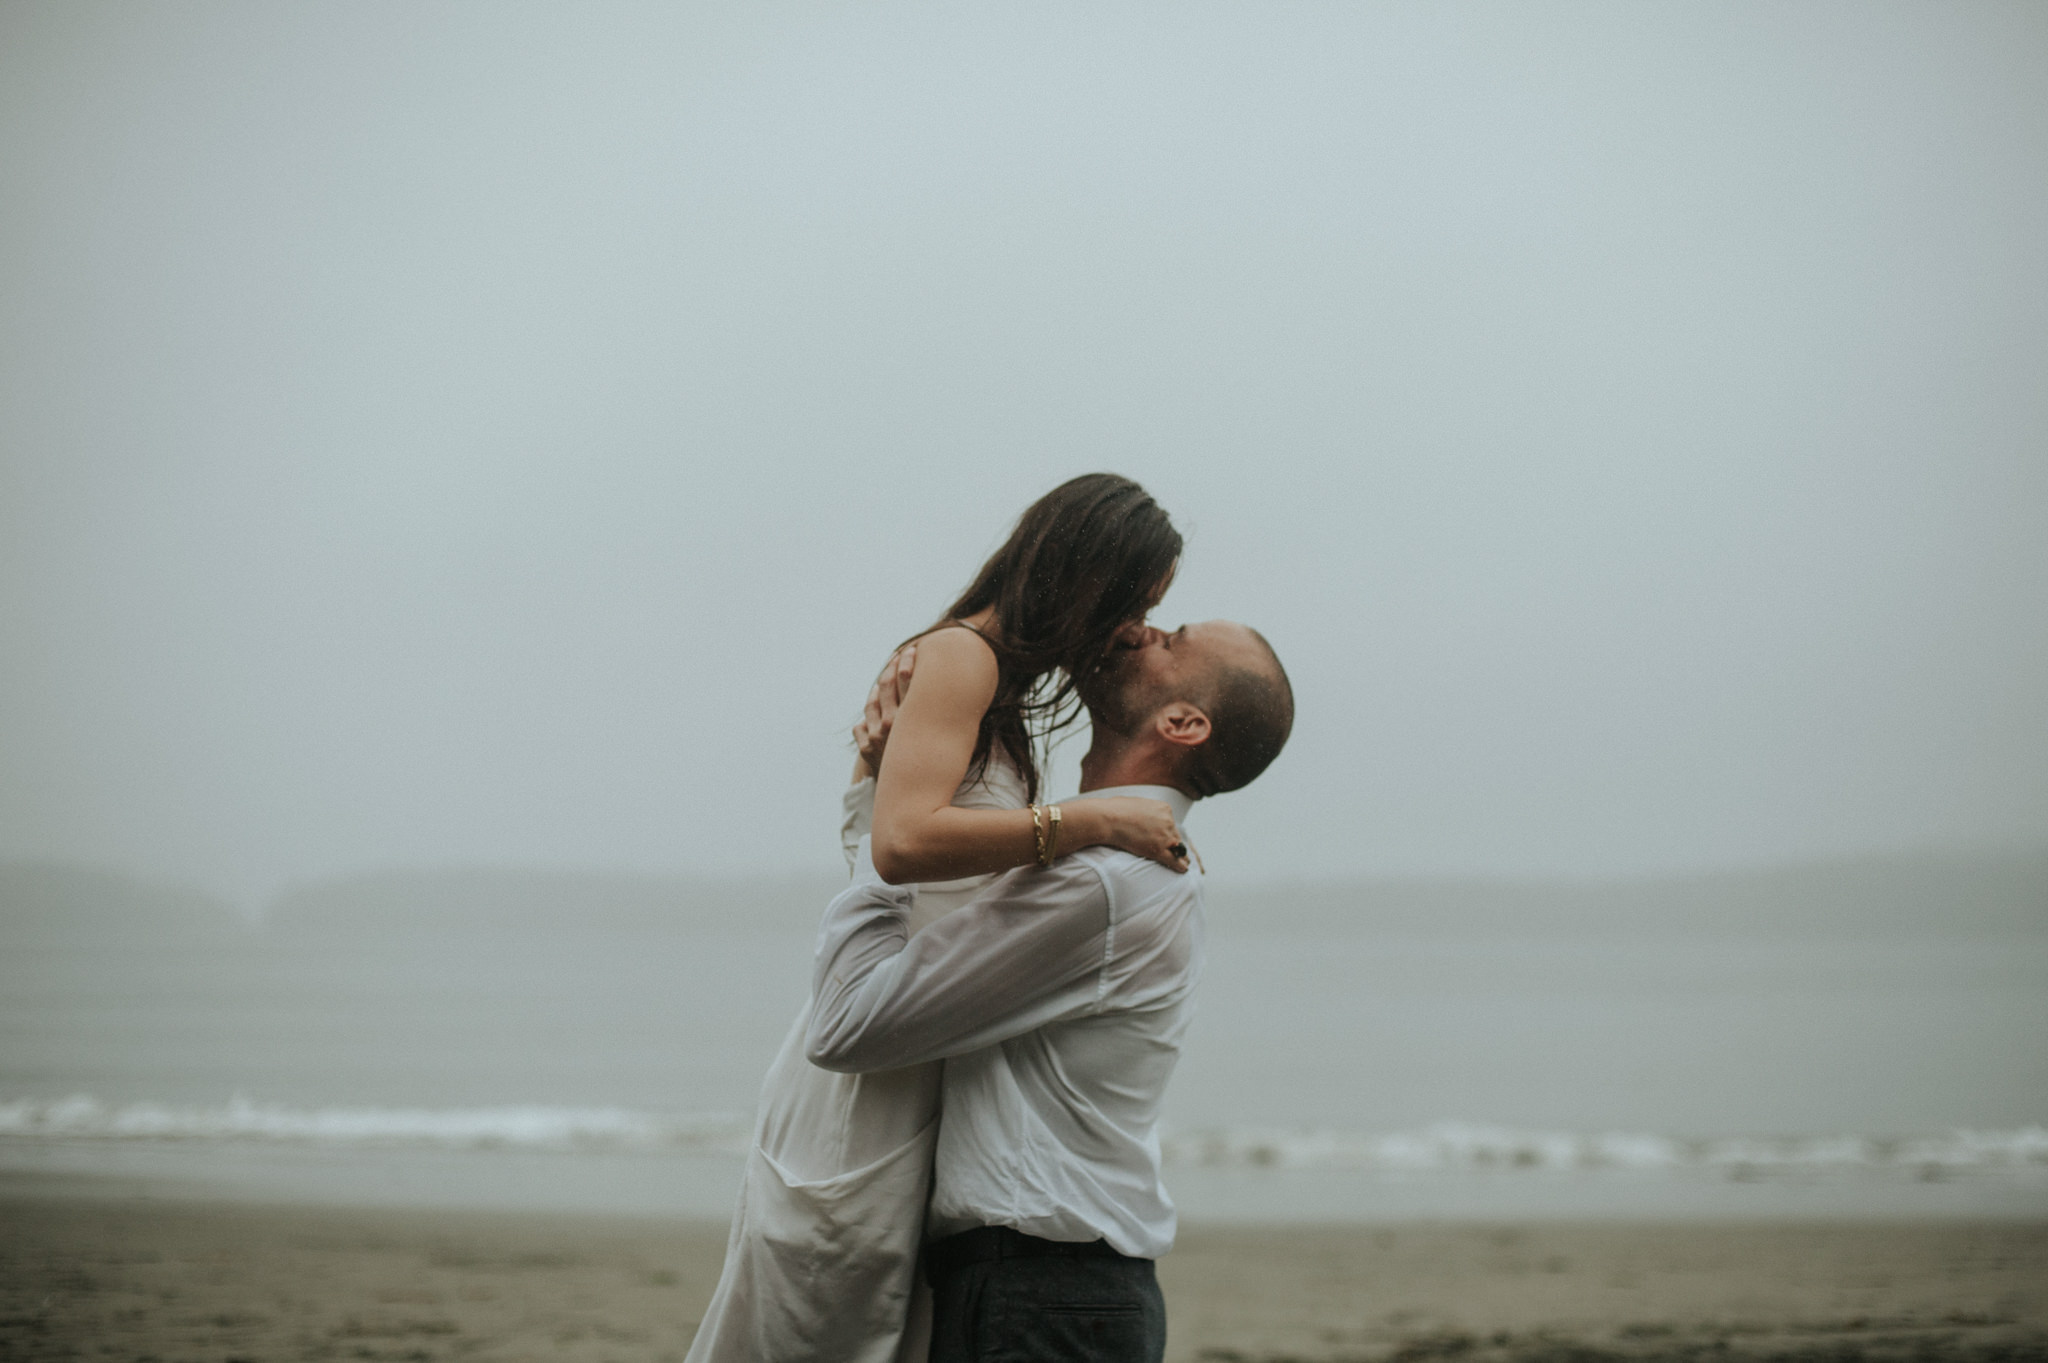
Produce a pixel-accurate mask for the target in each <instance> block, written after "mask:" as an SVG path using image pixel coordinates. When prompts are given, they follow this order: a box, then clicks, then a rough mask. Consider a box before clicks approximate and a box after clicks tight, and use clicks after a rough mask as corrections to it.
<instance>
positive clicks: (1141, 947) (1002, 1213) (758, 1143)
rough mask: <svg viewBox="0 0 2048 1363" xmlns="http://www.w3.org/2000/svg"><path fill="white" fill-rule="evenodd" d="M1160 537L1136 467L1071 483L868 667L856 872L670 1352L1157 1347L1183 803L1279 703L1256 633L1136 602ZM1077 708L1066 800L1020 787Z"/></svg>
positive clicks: (1155, 511) (693, 1356)
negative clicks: (935, 617) (697, 1295)
mask: <svg viewBox="0 0 2048 1363" xmlns="http://www.w3.org/2000/svg"><path fill="white" fill-rule="evenodd" d="M1180 551H1181V538H1180V534H1179V532H1177V531H1176V530H1175V529H1174V527H1173V523H1172V521H1171V520H1170V519H1169V518H1168V516H1167V515H1166V513H1165V512H1164V511H1163V510H1162V509H1161V508H1160V507H1159V506H1158V504H1157V503H1155V502H1154V501H1153V500H1152V498H1151V497H1150V496H1149V495H1147V494H1146V492H1145V490H1144V489H1143V488H1141V487H1139V486H1138V485H1137V484H1136V483H1134V482H1131V481H1130V480H1129V479H1126V478H1120V477H1117V476H1115V475H1112V474H1089V475H1086V476H1084V477H1080V478H1076V479H1073V480H1072V481H1070V482H1067V483H1064V484H1062V485H1061V486H1060V487H1058V488H1055V489H1054V490H1053V491H1052V492H1050V493H1048V494H1046V496H1044V497H1043V498H1041V499H1040V500H1039V501H1038V502H1037V503H1035V504H1034V505H1033V506H1032V507H1031V508H1030V509H1029V510H1027V511H1026V512H1025V513H1024V515H1023V517H1022V518H1021V519H1020V520H1019V521H1018V523H1017V526H1016V529H1015V530H1014V531H1013V532H1012V534H1011V536H1010V538H1009V540H1008V541H1007V542H1006V543H1005V544H1004V545H1003V547H1002V548H1001V549H1000V550H998V551H997V552H996V554H995V555H994V557H992V558H991V559H990V560H989V561H988V563H987V564H986V565H984V566H983V568H982V570H981V572H980V573H979V575H977V577H976V578H975V579H974V582H973V583H972V585H970V586H969V587H968V589H967V591H966V592H965V593H964V594H963V595H962V596H961V598H960V599H959V600H958V601H956V602H955V603H954V604H953V606H952V608H951V609H950V610H948V611H947V612H946V614H945V617H944V618H943V619H942V620H941V621H940V622H939V624H937V625H935V626H934V627H933V628H932V629H931V630H929V631H927V632H926V633H924V634H922V635H920V636H918V638H916V639H915V640H913V641H911V642H910V643H909V644H906V645H904V646H903V647H902V648H900V649H899V650H898V652H897V654H896V655H895V656H894V657H893V658H891V659H890V662H889V665H888V666H887V667H886V668H885V669H884V671H883V674H882V677H881V679H880V680H879V681H878V682H877V683H876V687H875V689H874V691H873V692H872V693H871V694H870V696H869V699H868V704H867V709H866V713H865V715H864V717H863V720H862V722H861V724H860V725H859V726H857V727H856V729H855V739H856V743H857V745H858V747H859V749H860V760H859V762H858V763H857V765H856V767H855V770H854V780H853V783H852V784H851V785H850V786H849V788H848V790H847V793H846V801H845V808H846V817H845V820H844V824H843V827H842V841H843V842H844V843H845V845H846V848H847V854H848V859H849V861H850V862H851V864H852V866H853V878H852V883H851V884H850V885H849V887H848V888H847V889H846V890H845V892H843V893H842V894H840V895H839V896H838V897H837V898H836V899H834V900H833V901H832V903H831V904H830V905H829V906H828V907H827V909H826V911H825V919H824V923H823V926H822V927H821V929H820V932H819V938H818V949H817V956H816V961H815V964H814V971H813V977H812V989H811V999H810V1002H809V1004H808V1005H807V1006H806V1008H805V1009H804V1011H803V1013H802V1014H801V1015H800V1016H799V1017H798V1018H797V1020H796V1024H795V1026H794V1027H792V1028H791V1030H790V1033H789V1035H788V1037H787V1038H786V1039H785V1041H784V1042H783V1045H782V1049H781V1051H780V1052H779V1053H778V1055H777V1056H776V1059H775V1061H774V1063H773V1065H772V1066H771V1067H770V1069H769V1072H768V1077H767V1079H766V1081H765V1082H764V1083H763V1085H762V1090H761V1100H760V1110H759V1112H758V1114H757V1117H756V1121H755V1129H754V1145H753V1149H752V1151H751V1152H750V1154H749V1157H748V1160H747V1168H746V1174H745V1179H744V1182H743V1184H742V1186H741V1190H740V1200H739V1207H738V1210H737V1212H736V1213H735V1215H734V1218H733V1227H732V1235H731V1239H730V1241H729V1243H728V1245H727V1248H726V1258H725V1269H724V1272H723V1275H722V1276H721V1278H720V1280H719V1284H718V1289H717V1292H716V1294H715V1295H714V1297H713V1298H712V1301H711V1304H710V1306H709V1307H708V1308H707V1310H706V1313H705V1317H704V1321H703V1324H702V1325H701V1326H700V1327H699V1330H698V1333H697V1338H696V1340H695V1342H694V1343H693V1344H692V1346H691V1349H690V1353H689V1357H688V1363H925V1360H927V1359H929V1360H930V1363H966V1360H980V1359H998V1358H1000V1359H1016V1360H1036V1359H1046V1360H1053V1359H1059V1360H1095V1359H1101V1360H1117V1361H1118V1363H1122V1361H1123V1360H1130V1363H1141V1361H1151V1363H1156V1360H1158V1359H1159V1358H1160V1357H1161V1354H1162V1353H1163V1350H1164V1348H1165V1339H1166V1320H1165V1306H1164V1303H1163V1302H1162V1300H1161V1298H1160V1295H1159V1287H1158V1284H1157V1282H1156V1280H1155V1278H1154V1276H1153V1260H1155V1259H1156V1258H1158V1257H1159V1255H1161V1254H1163V1253H1165V1252H1166V1251H1167V1250H1168V1249H1169V1248H1171V1246H1172V1244H1173V1235H1174V1224H1175V1219H1174V1208H1173V1203H1172V1201H1171V1199H1169V1198H1168V1196H1167V1194H1166V1189H1165V1187H1164V1185H1163V1184H1162V1182H1161V1180H1160V1169H1159V1141H1158V1133H1157V1124H1158V1116H1159V1106H1160V1100H1161V1098H1162V1096H1163V1094H1164V1091H1165V1087H1166V1082H1167V1079H1168V1077H1169V1076H1170V1074H1171V1073H1172V1070H1173V1066H1174V1062H1175V1060H1176V1059H1177V1058H1178V1055H1179V1052H1180V1045H1181V1038H1182V1035H1183V1033H1184V1031H1185V1030H1186V1027H1187V1023H1188V1019H1189V1014H1190V1006H1191V994H1192V991H1193V988H1194V984H1195V979H1196V976H1197V974H1198V973H1199V971H1200V968H1201V960H1202V920H1201V904H1202V872H1201V869H1200V866H1199V863H1198V862H1197V863H1196V864H1195V865H1193V867H1192V868H1191V866H1190V856H1191V849H1190V848H1189V847H1188V845H1187V843H1186V841H1185V840H1184V838H1183V836H1182V833H1181V824H1182V823H1183V821H1184V820H1185V819H1186V817H1187V814H1188V810H1189V807H1190V806H1191V805H1192V804H1193V802H1194V801H1196V800H1199V799H1202V798H1205V797H1207V796H1210V795H1216V794H1220V793H1223V792H1225V791H1231V790H1236V789H1238V788H1240V787H1242V786H1244V785H1246V784H1248V783H1249V782H1250V781H1252V780H1253V779H1254V778H1255V777H1257V776H1258V774H1259V773H1260V772H1261V771H1263V770H1265V768H1266V766H1267V764H1268V763H1270V762H1271V761H1272V760H1273V758H1274V757H1275V756H1276V755H1278V753H1279V751H1280V748H1281V746H1282V745H1283V744H1284V743H1285V742H1286V739H1287V734H1288V730H1289V729H1290V727H1291V726H1292V723H1293V716H1294V700H1293V693H1292V691H1291V690H1290V688H1289V686H1288V682H1287V676H1286V673H1285V672H1284V671H1283V670H1282V669H1281V666H1280V662H1279V659H1278V658H1277V657H1276V656H1274V653H1273V650H1272V649H1271V648H1270V647H1268V646H1267V644H1266V642H1265V640H1264V639H1262V638H1261V637H1260V636H1259V635H1258V634H1257V633H1255V632H1254V631H1252V630H1250V629H1247V628H1245V627H1244V626H1242V625H1237V624H1232V623H1230V622H1227V621H1209V622H1206V623H1203V624H1195V625H1186V626H1183V627H1181V628H1180V629H1178V630H1175V631H1173V632H1172V633H1166V632H1164V631H1161V630H1159V629H1155V628H1153V627H1151V626H1149V625H1147V624H1146V616H1147V615H1148V614H1149V613H1150V611H1151V610H1152V609H1153V608H1154V607H1155V606H1157V605H1158V604H1159V601H1160V599H1161V598H1162V597H1163V596H1164V595H1165V593H1166V589H1167V587H1168V586H1169V585H1171V582H1172V579H1173V574H1174V571H1175V569H1176V568H1177V566H1178V565H1179V561H1180ZM1081 707H1085V708H1086V710H1087V712H1088V715H1089V718H1090V720H1091V723H1092V742H1091V745H1090V747H1089V750H1088V753H1087V755H1086V757H1084V758H1083V759H1082V762H1081V794H1080V795H1079V796H1077V797H1073V798H1070V799H1067V800H1064V801H1061V802H1059V803H1057V804H1047V803H1044V802H1042V800H1041V792H1040V790H1039V766H1038V754H1039V753H1040V752H1041V751H1042V749H1043V743H1044V740H1045V739H1046V737H1047V735H1048V734H1050V733H1051V732H1053V731H1054V730H1056V729H1058V728H1061V727H1063V726H1064V725H1066V724H1068V723H1071V722H1072V721H1073V720H1074V719H1075V718H1077V711H1078V710H1079V709H1080V708H1081Z"/></svg>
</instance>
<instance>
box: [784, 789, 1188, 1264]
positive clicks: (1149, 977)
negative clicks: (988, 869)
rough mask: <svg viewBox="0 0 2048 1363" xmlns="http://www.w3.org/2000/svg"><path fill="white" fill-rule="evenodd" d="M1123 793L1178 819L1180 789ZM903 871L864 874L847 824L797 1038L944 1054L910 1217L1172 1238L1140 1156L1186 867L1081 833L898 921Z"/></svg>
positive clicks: (1154, 1127) (1183, 971) (1151, 1157)
mask: <svg viewBox="0 0 2048 1363" xmlns="http://www.w3.org/2000/svg"><path fill="white" fill-rule="evenodd" d="M1111 795H1141V796H1146V797H1149V798H1151V799H1155V800H1163V801H1165V802H1166V803H1167V804H1169V805H1171V806H1172V808H1173V812H1174V818H1175V820H1176V821H1178V822H1181V823H1183V824H1184V823H1185V821H1186V819H1187V813H1188V808H1189V806H1190V805H1191V803H1192V801H1191V800H1189V798H1188V797H1187V796H1186V795H1183V794H1182V793H1181V792H1179V791H1177V790H1173V789H1171V788H1169V787H1165V786H1119V787H1115V788H1113V789H1105V790H1093V791H1088V792H1087V793H1085V794H1083V795H1081V796H1077V797H1076V798H1078V799H1099V798H1102V797H1106V796H1111ZM915 893H916V891H915V889H914V887H910V886H895V885H889V884H886V883H885V882H883V880H882V879H881V877H880V876H878V875H876V874H875V870H874V863H873V861H872V860H871V859H870V858H869V857H868V855H867V848H866V845H865V840H864V841H863V846H862V850H861V855H860V858H859V864H858V866H857V867H856V869H855V872H854V881H853V884H852V885H851V886H850V887H849V888H848V889H847V890H846V891H845V892H844V893H842V894H841V895H840V896H839V897H838V898H836V899H834V900H833V901H832V903H831V905H830V906H829V907H828V908H827V909H826V910H825V922H824V926H823V928H822V929H821V930H820V933H819V939H818V955H817V964H816V970H815V974H814V976H813V981H812V1015H811V1024H810V1030H809V1033H808V1035H807V1038H806V1046H805V1049H806V1053H807V1054H808V1056H809V1057H810V1060H811V1062H812V1063H813V1064H815V1065H820V1066H823V1067H824V1068H826V1069H832V1070H881V1069H894V1068H896V1067H897V1066H901V1065H913V1064H917V1063H919V1062H921V1061H926V1060H933V1059H938V1058H941V1057H943V1058H945V1061H946V1069H945V1083H944V1089H943V1109H942V1112H943V1115H942V1117H941V1120H940V1123H939V1144H938V1154H937V1161H936V1170H935V1174H934V1181H933V1191H932V1199H931V1209H930V1213H929V1216H928V1218H927V1224H926V1229H927V1232H928V1233H929V1234H931V1235H932V1236H935V1237H936V1236H942V1235H951V1234H953V1233H955V1232H957V1231H963V1230H969V1229H972V1228H973V1227H976V1226H1013V1227H1015V1228H1016V1229H1018V1230H1020V1231H1023V1232H1025V1233H1026V1234H1029V1235H1037V1236H1041V1237H1043V1238H1045V1239H1048V1240H1095V1239H1098V1238H1099V1239H1104V1240H1107V1241H1108V1242H1109V1243H1110V1244H1111V1245H1112V1246H1114V1247H1115V1248H1116V1249H1117V1250H1119V1251H1121V1252H1122V1253H1125V1254H1131V1255H1136V1256H1139V1257H1141V1258H1147V1259H1154V1258H1157V1257H1159V1256H1160V1255H1162V1254H1164V1253H1165V1252H1166V1251H1167V1250H1168V1249H1170V1248H1172V1246H1173V1234H1174V1225H1175V1218H1174V1208H1173V1201H1172V1199H1171V1198H1169V1197H1168V1196H1167V1193H1166V1187H1165V1185H1164V1184H1163V1183H1162V1182H1161V1180H1160V1176H1159V1136H1158V1123H1159V1105H1160V1100H1161V1098H1162V1097H1163V1096H1164V1094H1165V1091H1166V1081H1167V1079H1168V1077H1169V1076H1170V1075H1171V1074H1172V1073H1173V1066H1174V1062H1175V1061H1176V1060H1178V1059H1179V1057H1180V1047H1181V1037H1182V1035H1183V1034H1184V1033H1185V1032H1186V1030H1187V1025H1188V1021H1189V1017H1190V1014H1191V1011H1192V1008H1191V995H1192V993H1193V991H1194V985H1195V979H1196V976H1197V975H1198V974H1199V973H1200V971H1201V964H1202V873H1201V871H1200V870H1199V869H1190V870H1189V871H1187V872H1186V873H1185V874H1179V873H1176V872H1173V871H1170V870H1168V869H1167V868H1166V867H1164V866H1161V865H1159V864H1158V863H1156V862H1152V861H1146V860H1145V859H1143V858H1141V857H1136V856H1133V855H1131V854H1130V853H1128V852H1121V851H1118V850H1116V849H1115V848H1110V847H1090V848H1086V849H1084V850H1082V851H1080V852H1076V853H1074V854H1072V855H1071V856H1063V857H1061V858H1060V859H1059V860H1058V861H1056V862H1054V863H1053V865H1052V866H1050V867H1048V868H1039V867H1036V866H1031V867H1024V868H1020V869H1018V870H1015V871H1011V872H1009V873H1008V874H1006V875H1003V876H1000V877H998V878H997V879H996V880H995V881H994V883H992V884H991V885H990V886H989V887H988V888H987V889H985V890H983V891H982V892H981V893H980V894H978V895H977V896H976V897H975V898H974V899H973V900H971V901H969V902H968V903H967V904H966V905H965V906H964V907H962V908H959V909H955V910H954V911H953V912H951V913H948V914H946V915H945V916H944V917H942V918H940V919H938V920H937V921H936V922H934V923H932V924H931V925H930V926H928V927H925V928H924V929H923V930H922V931H919V932H917V933H916V934H915V935H912V932H911V930H910V920H911V908H912V904H913V900H914V896H915Z"/></svg>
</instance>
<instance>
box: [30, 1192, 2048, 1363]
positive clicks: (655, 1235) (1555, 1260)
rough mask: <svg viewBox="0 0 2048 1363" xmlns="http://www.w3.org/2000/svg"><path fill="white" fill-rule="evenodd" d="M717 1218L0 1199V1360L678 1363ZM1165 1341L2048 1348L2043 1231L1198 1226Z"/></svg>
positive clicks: (1563, 1361) (1448, 1352)
mask: <svg viewBox="0 0 2048 1363" xmlns="http://www.w3.org/2000/svg"><path fill="white" fill-rule="evenodd" d="M723 1251H724V1229H723V1227H722V1226H718V1225H713V1224H705V1223H677V1222H670V1221H658V1220H651V1219H650V1220H632V1219H623V1218H612V1219H599V1218H580V1217H573V1216H559V1215H540V1214H488V1213H440V1212H432V1213H430V1212H414V1211H405V1212H399V1211H367V1210H337V1209H331V1208H289V1207H263V1206H247V1205H228V1204H204V1203H179V1202H157V1201H147V1200H107V1199H68V1198H51V1197H9V1196H0V1358H4V1359H7V1360H21V1361H22V1363H29V1361H30V1360H57V1359H66V1360H80V1359H101V1358H105V1359H113V1360H120V1363H152V1361H153V1363H236V1361H237V1360H246V1361H247V1363H271V1361H272V1360H291V1359H304V1360H337V1363H346V1361H348V1360H370V1361H372V1363H376V1361H379V1360H389V1361H391V1363H437V1360H450V1361H451V1363H461V1361H463V1360H480V1361H488V1360H508V1361H509V1360H521V1359H534V1360H541V1359H547V1360H564V1361H565V1363H573V1361H575V1360H589V1361H590V1363H606V1361H608V1360H618V1361H619V1363H627V1361H629V1360H648V1361H649V1363H659V1361H660V1360H679V1359H680V1358H681V1357H682V1355H683V1352H684V1350H685V1349H686V1348H687V1347H688V1343H689V1339H690V1334H691V1331H692V1330H693V1328H694V1326H695V1323H696V1320H697V1316H698V1313H699V1311H700V1310H701V1309H702V1306H703V1303H704V1301H705V1299H706V1298H707V1297H708V1296H709V1294H710V1291H711V1287H712V1284H713V1283H714V1282H715V1281H716V1278H717V1274H718V1266H719V1261H720V1258H721V1256H722V1254H723ZM1160 1276H1161V1279H1162V1282H1163V1283H1164V1286H1165V1289H1166V1294H1167V1302H1168V1309H1169V1313H1170V1321H1171V1327H1170V1328H1171V1344H1170V1347H1169V1352H1168V1357H1169V1358H1171V1359H1175V1360H1187V1361H1188V1363H1194V1361H1195V1360H1207V1363H1235V1361H1239V1360H1244V1361H1250V1360H1257V1361H1259V1363H1277V1361H1278V1360H1283V1359H1285V1360H1380V1359H1386V1360H1398V1361H1399V1363H1423V1360H1431V1359H1453V1358H1455V1359H1459V1360H1467V1361H1468V1363H1484V1361H1486V1360H1495V1359H1502V1360H1506V1359H1513V1360H1530V1361H1532V1363H1533V1361H1534V1360H1545V1361H1546V1363H1597V1361H1598V1360H1604V1359H1610V1358H1632V1359H1633V1358H1653V1359H1721V1360H1739V1359H1752V1358H1754V1359H1766V1358H1768V1359H1778V1360H1814V1361H1815V1363H1819V1361H1820V1360H1828V1361H1829V1363H1848V1361H1849V1360H1859V1359H1870V1360H1879V1359H1899V1360H1908V1359H1911V1360H1944V1359H1962V1360H1993V1359H2001V1360H2032V1359H2048V1224H2040V1223H2010V1222H2008V1223H1998V1224H1984V1223H1979V1224H1967V1223H1944V1222H1921V1223H1912V1224H1895V1225H1886V1224H1868V1223H1860V1224H1844V1225H1838V1226H1800V1225H1782V1224H1773V1225H1726V1224H1711V1223H1709V1224H1673V1225H1642V1224H1634V1225H1610V1226H1599V1225H1570V1224H1563V1225H1560V1224H1542V1225H1529V1226H1519V1227H1517V1226H1472V1225H1456V1226H1446V1225H1434V1226H1433V1225H1396V1226H1383V1227H1358V1228H1327V1227H1318V1228H1285V1229H1271V1230H1259V1229H1244V1228H1228V1229H1225V1228H1214V1229H1206V1230H1205V1229H1202V1228H1200V1227H1196V1228H1191V1229H1189V1230H1187V1231H1185V1232H1184V1233H1183V1235H1182V1240H1181V1244H1180V1247H1179V1248H1178V1249H1177V1250H1176V1251H1175V1252H1174V1254H1173V1255H1171V1256H1170V1257H1169V1258H1168V1259H1166V1260H1165V1261H1164V1262H1163V1263H1162V1265H1161V1270H1160Z"/></svg>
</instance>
